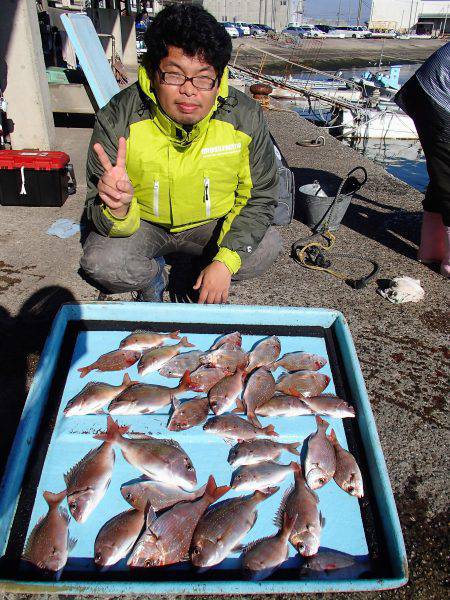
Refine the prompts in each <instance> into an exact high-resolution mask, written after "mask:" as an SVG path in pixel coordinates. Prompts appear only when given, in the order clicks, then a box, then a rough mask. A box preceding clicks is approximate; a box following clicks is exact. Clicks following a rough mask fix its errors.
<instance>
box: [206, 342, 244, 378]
mask: <svg viewBox="0 0 450 600" xmlns="http://www.w3.org/2000/svg"><path fill="white" fill-rule="evenodd" d="M247 362H248V354H247V352H244V350H242V348H241V347H240V346H235V345H234V344H230V343H225V344H222V345H221V346H220V347H219V348H217V350H211V351H209V352H205V354H204V355H203V356H201V357H200V363H201V364H202V365H209V366H210V367H222V368H224V369H228V371H230V372H231V373H234V372H235V371H236V369H238V368H244V367H246V365H247Z"/></svg>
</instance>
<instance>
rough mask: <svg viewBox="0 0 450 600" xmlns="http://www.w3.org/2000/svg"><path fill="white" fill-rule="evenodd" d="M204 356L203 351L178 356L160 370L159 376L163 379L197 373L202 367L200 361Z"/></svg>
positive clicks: (193, 351)
mask: <svg viewBox="0 0 450 600" xmlns="http://www.w3.org/2000/svg"><path fill="white" fill-rule="evenodd" d="M203 354H204V352H203V350H191V351H190V352H183V353H182V354H178V355H177V356H174V357H173V358H171V359H170V360H169V361H168V362H166V364H165V365H163V366H162V367H161V368H160V369H159V374H160V375H162V376H163V377H183V375H184V374H185V373H186V371H189V372H192V371H195V369H197V368H198V367H199V366H200V360H199V359H200V357H201V356H203Z"/></svg>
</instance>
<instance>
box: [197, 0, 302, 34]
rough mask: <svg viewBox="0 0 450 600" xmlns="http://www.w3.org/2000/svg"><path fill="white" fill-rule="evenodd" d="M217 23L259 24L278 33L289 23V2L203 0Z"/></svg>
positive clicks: (283, 0) (285, 0)
mask: <svg viewBox="0 0 450 600" xmlns="http://www.w3.org/2000/svg"><path fill="white" fill-rule="evenodd" d="M202 4H203V7H204V8H206V10H207V11H209V12H210V13H211V14H212V15H214V16H215V17H216V19H217V20H218V21H234V22H239V21H243V22H244V23H261V24H265V25H269V27H273V29H275V30H277V31H280V30H281V29H283V28H284V27H286V25H287V23H288V21H289V4H290V2H289V0H246V1H243V0H203V2H202Z"/></svg>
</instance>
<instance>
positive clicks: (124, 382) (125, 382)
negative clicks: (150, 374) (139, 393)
mask: <svg viewBox="0 0 450 600" xmlns="http://www.w3.org/2000/svg"><path fill="white" fill-rule="evenodd" d="M122 385H126V386H127V387H128V386H129V385H131V378H130V376H129V375H128V373H125V375H124V376H123V379H122Z"/></svg>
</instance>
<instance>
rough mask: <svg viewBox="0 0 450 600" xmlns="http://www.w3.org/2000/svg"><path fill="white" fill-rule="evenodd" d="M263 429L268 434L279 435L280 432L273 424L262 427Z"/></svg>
mask: <svg viewBox="0 0 450 600" xmlns="http://www.w3.org/2000/svg"><path fill="white" fill-rule="evenodd" d="M261 429H262V431H263V432H264V433H265V434H266V435H271V436H275V437H278V433H277V432H276V431H275V428H274V426H273V425H267V427H262V428H261Z"/></svg>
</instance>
